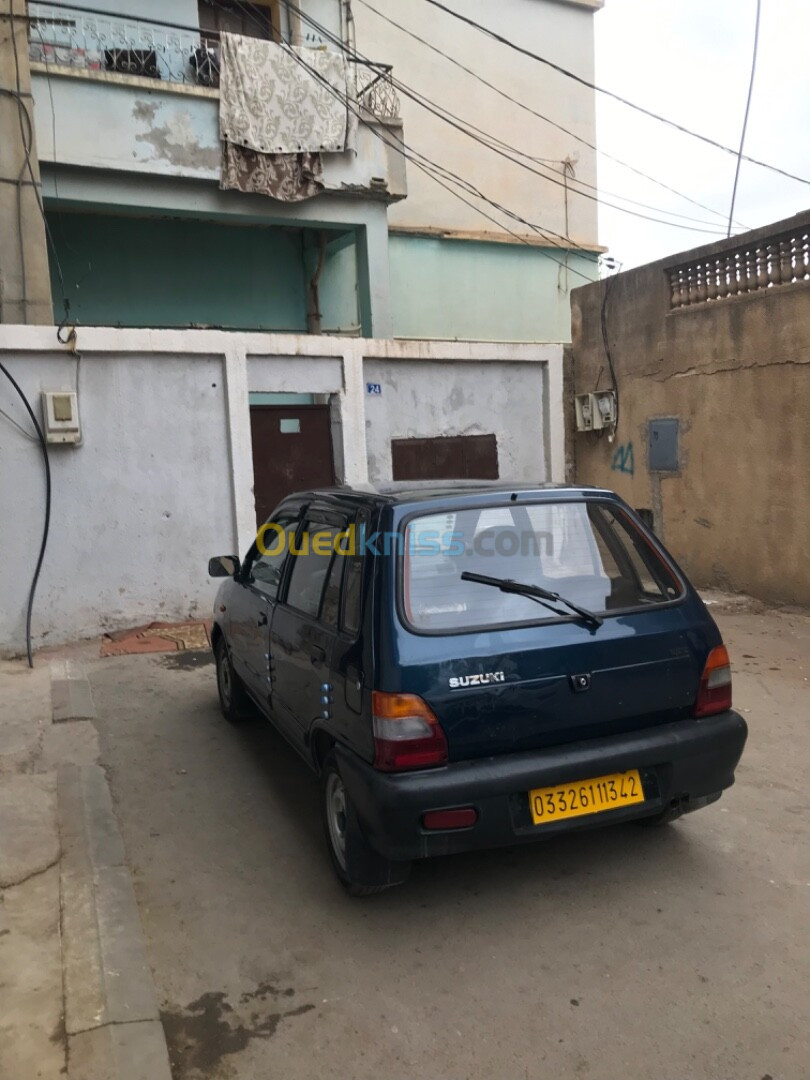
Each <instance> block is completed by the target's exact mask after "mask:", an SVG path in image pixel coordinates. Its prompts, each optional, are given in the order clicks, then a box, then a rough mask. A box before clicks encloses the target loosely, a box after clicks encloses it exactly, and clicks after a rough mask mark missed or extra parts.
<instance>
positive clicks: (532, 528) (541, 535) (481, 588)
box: [400, 501, 682, 633]
mask: <svg viewBox="0 0 810 1080" xmlns="http://www.w3.org/2000/svg"><path fill="white" fill-rule="evenodd" d="M465 570H466V571H471V572H473V573H476V574H481V575H485V576H487V577H492V578H511V579H512V580H513V581H519V582H521V583H524V584H527V585H537V586H540V587H541V588H543V589H547V590H549V591H550V592H556V593H559V594H560V595H561V596H564V597H565V598H566V599H567V600H571V601H573V602H574V603H575V604H578V605H579V606H580V607H583V608H587V609H589V610H590V611H593V612H595V613H598V614H606V613H607V614H609V613H610V612H613V611H621V610H628V609H631V610H632V609H641V608H644V607H646V606H649V605H651V604H660V603H663V602H665V601H668V600H674V599H676V598H677V597H679V596H680V595H681V594H682V586H681V584H680V582H679V581H678V579H677V578H676V576H675V574H674V573H673V571H672V570H671V569H670V568H669V566H668V565H667V564H666V563H665V562H664V561H663V559H662V558H661V557H660V556H659V555H658V553H657V552H656V550H655V549H654V548H653V547H652V545H651V544H650V543H649V542H648V541H647V539H646V537H645V536H644V535H643V533H641V532H640V531H638V530H637V528H636V526H635V525H634V524H633V522H631V521H630V519H629V518H626V517H625V516H624V514H623V513H622V512H621V511H619V510H618V509H614V508H612V507H611V506H609V505H608V504H602V503H598V502H585V501H583V502H559V503H552V502H542V503H535V504H533V505H526V504H523V505H516V506H509V507H484V508H476V509H474V510H459V511H457V512H453V513H449V514H441V515H429V516H428V515H426V516H424V517H419V518H415V519H413V520H411V521H410V522H409V523H408V526H407V529H406V535H405V551H404V555H403V557H402V559H401V562H400V574H401V593H402V599H403V607H404V613H405V616H406V619H407V621H408V622H409V623H410V624H411V625H412V626H413V627H414V628H415V629H416V630H422V631H424V632H428V633H430V632H433V633H441V632H443V631H445V632H448V633H452V632H458V631H464V630H472V629H477V628H487V627H493V626H519V625H521V624H525V623H532V622H537V621H538V620H542V619H549V618H554V615H553V613H552V612H551V611H549V610H548V609H546V608H543V607H541V606H540V605H538V604H537V603H536V602H535V601H534V600H532V599H530V598H528V597H526V596H517V595H514V594H507V593H502V592H500V590H498V589H497V588H494V587H492V586H488V585H482V584H478V583H476V582H468V581H462V580H461V574H462V572H463V571H465ZM569 614H570V613H569V612H568V611H567V610H566V609H565V608H562V607H561V608H560V616H561V617H568V616H569Z"/></svg>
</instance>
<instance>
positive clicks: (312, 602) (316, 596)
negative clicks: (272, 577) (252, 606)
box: [287, 521, 340, 618]
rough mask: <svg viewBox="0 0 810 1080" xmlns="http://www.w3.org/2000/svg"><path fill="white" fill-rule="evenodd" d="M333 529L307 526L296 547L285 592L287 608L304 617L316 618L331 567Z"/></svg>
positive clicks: (313, 523) (335, 535) (327, 526)
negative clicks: (299, 612)
mask: <svg viewBox="0 0 810 1080" xmlns="http://www.w3.org/2000/svg"><path fill="white" fill-rule="evenodd" d="M339 532H340V529H339V528H338V527H337V526H336V525H322V524H319V523H317V522H309V521H308V522H307V523H306V526H305V528H304V531H303V533H302V535H301V537H300V539H299V541H298V543H297V545H296V547H297V552H296V555H295V559H294V561H293V566H292V572H291V574H290V584H289V588H288V589H287V604H288V605H289V606H290V607H293V608H295V609H296V610H297V611H301V612H303V613H304V614H305V615H311V616H312V617H313V618H317V617H318V613H319V611H320V609H321V597H322V596H323V594H324V590H325V588H326V582H327V578H328V576H329V570H330V568H331V566H332V557H333V555H334V544H335V538H336V537H337V535H338V533H339Z"/></svg>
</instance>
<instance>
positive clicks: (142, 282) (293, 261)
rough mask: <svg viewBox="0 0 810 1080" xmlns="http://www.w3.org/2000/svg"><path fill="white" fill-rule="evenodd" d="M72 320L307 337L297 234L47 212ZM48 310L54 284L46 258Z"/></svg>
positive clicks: (58, 309)
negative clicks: (49, 287)
mask: <svg viewBox="0 0 810 1080" xmlns="http://www.w3.org/2000/svg"><path fill="white" fill-rule="evenodd" d="M47 217H48V224H49V226H50V230H51V234H52V236H53V242H54V247H55V249H56V252H57V254H58V257H59V262H60V263H61V267H62V274H63V276H64V281H65V291H66V293H67V296H68V298H69V299H70V306H71V317H72V318H74V319H76V320H77V321H79V322H81V323H84V324H85V325H96V326H155V327H175V326H189V325H192V324H193V325H201V326H222V327H226V328H228V329H240V330H280V331H283V330H287V331H294V332H302V331H306V325H307V320H306V281H305V273H304V259H303V240H302V233H301V232H300V231H299V230H293V229H278V228H261V227H257V226H250V227H241V228H240V227H238V226H232V225H219V224H215V223H212V222H205V221H193V220H182V219H180V220H178V219H172V218H128V217H115V216H108V215H102V214H79V213H64V212H62V213H59V212H49V213H48V215H47ZM51 279H52V287H53V300H54V313H55V318H56V320H57V322H59V321H60V320H61V318H62V302H61V287H60V285H59V281H58V276H57V272H56V261H55V259H54V258H53V254H51Z"/></svg>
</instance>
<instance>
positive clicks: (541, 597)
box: [461, 570, 604, 626]
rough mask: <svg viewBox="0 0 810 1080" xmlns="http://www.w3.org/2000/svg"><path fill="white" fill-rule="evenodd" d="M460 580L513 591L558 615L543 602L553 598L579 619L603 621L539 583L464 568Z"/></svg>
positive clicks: (593, 623)
mask: <svg viewBox="0 0 810 1080" xmlns="http://www.w3.org/2000/svg"><path fill="white" fill-rule="evenodd" d="M461 580H462V581H474V582H476V584H478V585H491V586H492V587H493V588H494V589H500V590H501V592H505V593H515V594H516V595H517V596H528V597H531V599H532V600H536V601H537V602H538V604H542V605H543V607H547V608H548V609H549V611H556V612H557V614H558V615H561V614H562V612H561V611H559V610H558V609H557V608H553V607H551V605H550V604H547V603H545V602H544V601H546V600H553V601H554V603H556V604H564V605H565V606H566V607H567V608H570V609H571V611H575V612H576V613H577V615H579V617H580V618H581V619H584V620H585V622H586V623H588V624H589V625H590V626H601V625H602V623H603V622H604V620H603V619H600V618H599V616H598V615H595V614H594V613H593V612H592V611H588V609H587V608H583V607H580V606H579V605H578V604H575V603H574V602H573V601H572V600H566V598H565V597H564V596H560V594H559V593H555V592H550V591H549V590H548V589H541V588H540V586H539V585H528V584H526V583H525V582H522V581H513V580H512V579H511V578H496V577H486V576H485V575H484V574H472V573H470V571H469V570H464V571H463V572H462V574H461Z"/></svg>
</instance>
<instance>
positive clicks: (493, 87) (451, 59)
mask: <svg viewBox="0 0 810 1080" xmlns="http://www.w3.org/2000/svg"><path fill="white" fill-rule="evenodd" d="M356 2H357V3H360V4H362V5H363V7H366V8H368V9H369V11H373V12H374V14H375V15H377V16H379V18H381V19H383V20H384V21H385V22H387V23H389V24H390V25H391V26H394V27H396V28H397V29H398V30H401V31H402V33H404V34H407V35H408V37H411V38H413V40H414V41H418V42H419V43H420V44H422V45H424V46H425V48H427V49H430V50H431V52H434V53H436V54H437V55H438V56H441V57H443V58H444V59H445V60H447V61H449V62H450V63H451V64H454V65H455V66H456V67H457V68H459V69H460V70H461V71H464V72H466V74H467V75H470V76H471V77H472V78H473V79H476V80H477V81H478V82H480V83H481V84H482V85H483V86H486V87H487V88H488V89H489V90H492V91H493V92H494V93H496V94H499V95H500V96H501V97H502V98H504V99H505V100H506V101H509V102H511V103H512V104H513V105H516V106H517V107H518V108H519V109H522V110H523V111H524V112H526V113H528V114H529V115H531V116H534V117H536V118H537V119H538V120H542V121H543V122H544V123H546V124H549V125H550V126H551V127H553V128H556V129H557V131H562V132H563V134H565V135H568V136H569V137H570V138H572V139H574V140H575V141H576V142H578V143H581V144H582V145H583V146H587V147H588V149H589V150H593V151H594V153H596V154H599V156H600V157H604V158H607V160H608V161H612V162H614V163H615V164H616V165H621V167H622V168H624V169H627V170H628V171H629V172H632V173H635V175H636V176H640V177H642V179H644V180H647V181H649V182H650V183H651V184H655V185H656V186H657V187H660V188H661V189H662V190H663V191H668V192H670V194H672V195H677V196H678V198H680V199H683V200H684V201H685V202H688V203H691V204H692V206H697V207H698V208H699V209H700V210H705V211H707V213H709V214H715V215H716V216H717V217H722V218H723V220H724V221H725V217H726V215H725V211H721V210H715V209H714V208H713V207H711V206H707V205H706V204H705V203H702V202H699V201H698V200H697V199H693V198H692V197H691V196H690V195H687V194H686V193H685V192H683V191H679V190H678V189H677V188H674V187H672V186H671V185H670V184H667V183H665V182H664V181H663V180H660V179H657V178H656V177H655V176H651V175H650V174H649V173H646V172H644V171H643V170H642V169H639V168H637V167H636V166H635V165H631V164H630V163H629V162H627V161H623V160H622V159H621V158H618V157H615V156H614V155H613V154H610V153H608V151H607V150H604V149H602V147H600V146H597V145H596V143H592V142H590V141H589V140H588V139H586V138H584V137H583V136H582V135H577V133H576V132H575V131H571V129H570V128H567V127H565V126H564V125H562V124H560V123H558V122H557V121H556V120H552V119H551V117H550V116H546V115H545V114H544V113H541V112H538V111H537V109H533V108H532V107H531V106H530V105H527V104H526V102H525V101H521V100H520V99H519V98H516V97H514V95H512V94H509V93H508V92H507V91H506V90H504V89H503V88H502V87H500V86H496V85H495V84H494V83H492V82H490V81H489V80H488V79H485V78H484V77H483V75H481V74H480V73H479V72H477V71H475V70H474V69H473V68H471V67H468V66H467V65H466V64H463V63H462V62H461V61H460V60H458V59H457V58H456V57H455V56H451V55H450V53H447V52H444V50H442V49H440V48H439V47H438V46H437V45H434V44H433V42H431V41H427V40H426V39H425V38H423V37H420V35H419V34H417V33H415V32H414V31H413V30H410V29H409V28H408V27H407V26H403V25H402V23H398V22H397V21H396V20H395V19H392V18H391V17H390V16H388V15H385V14H384V13H383V12H382V11H380V10H379V9H378V8H376V7H374V5H373V4H371V3H369V0H356ZM527 156H528V155H527ZM531 160H533V161H546V162H547V161H548V160H549V159H542V158H531ZM577 183H579V184H585V181H584V180H578V181H577ZM586 186H588V187H591V186H593V188H594V190H603V189H599V188H597V187H596V186H595V185H590V184H588V185H586ZM607 194H610V192H608V193H607ZM614 197H615V198H625V196H623V195H615V196H614ZM626 201H629V202H632V201H633V200H629V199H628V200H626ZM636 205H639V206H645V205H646V204H644V203H637V204H636ZM646 208H647V209H648V210H653V209H660V208H658V207H652V206H648V205H647V206H646ZM664 212H665V213H671V214H673V216H676V217H678V216H684V215H677V214H675V213H674V211H664ZM738 224H740V223H739V222H738ZM742 227H743V228H745V226H742Z"/></svg>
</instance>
